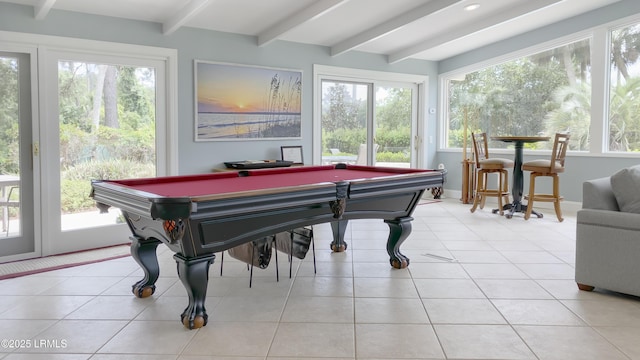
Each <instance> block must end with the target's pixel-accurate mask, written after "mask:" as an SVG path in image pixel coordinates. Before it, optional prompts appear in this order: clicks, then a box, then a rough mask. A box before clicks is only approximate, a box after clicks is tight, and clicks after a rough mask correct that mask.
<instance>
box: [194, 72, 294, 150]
mask: <svg viewBox="0 0 640 360" xmlns="http://www.w3.org/2000/svg"><path fill="white" fill-rule="evenodd" d="M194 68H195V71H194V73H195V88H196V89H195V93H196V101H195V107H196V109H195V114H196V119H195V131H196V134H195V140H196V141H216V140H220V141H223V140H243V139H245V140H271V139H295V138H300V137H301V131H302V117H301V113H302V111H301V110H302V71H299V70H290V69H278V68H268V67H259V66H250V65H238V64H228V63H215V62H206V61H199V60H196V61H195V64H194Z"/></svg>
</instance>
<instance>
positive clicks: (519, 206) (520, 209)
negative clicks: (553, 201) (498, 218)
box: [491, 201, 544, 219]
mask: <svg viewBox="0 0 640 360" xmlns="http://www.w3.org/2000/svg"><path fill="white" fill-rule="evenodd" d="M502 210H503V211H505V213H504V217H506V218H507V219H511V218H512V217H513V214H515V213H526V212H527V205H524V204H523V203H521V202H519V201H514V202H512V203H511V204H507V205H505V206H503V207H502ZM499 211H500V209H493V210H491V212H492V213H494V214H497V213H498V212H499ZM531 214H533V215H535V216H537V217H538V218H539V219H541V218H542V217H543V216H544V215H543V214H542V213H539V212H537V211H535V210H531Z"/></svg>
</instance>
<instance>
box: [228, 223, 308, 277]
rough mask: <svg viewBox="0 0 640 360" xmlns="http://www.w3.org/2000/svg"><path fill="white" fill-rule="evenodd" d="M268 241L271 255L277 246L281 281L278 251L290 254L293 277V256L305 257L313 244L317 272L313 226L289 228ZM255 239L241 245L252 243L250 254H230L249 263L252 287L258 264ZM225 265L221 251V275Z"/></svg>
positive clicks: (276, 257) (277, 271)
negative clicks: (255, 267) (254, 267)
mask: <svg viewBox="0 0 640 360" xmlns="http://www.w3.org/2000/svg"><path fill="white" fill-rule="evenodd" d="M264 239H265V240H266V241H267V242H268V245H269V246H268V251H269V257H271V251H272V249H273V248H274V247H275V249H276V251H275V260H276V281H280V273H279V268H278V251H282V252H284V253H285V254H287V256H288V260H289V279H291V276H292V271H293V258H294V257H296V258H298V259H301V260H302V259H304V258H305V255H306V253H307V251H308V250H309V245H311V249H312V250H311V251H312V254H313V273H314V274H315V273H316V247H315V242H314V241H313V226H308V227H302V228H298V229H293V230H289V231H287V232H282V233H278V234H276V235H273V236H272V237H269V238H264ZM255 243H256V242H255V241H254V242H250V243H246V244H243V245H240V246H247V245H250V246H251V249H249V250H247V251H248V252H250V255H246V254H244V255H240V256H237V255H236V256H234V255H235V254H234V255H232V254H231V252H230V251H229V250H231V249H229V250H227V251H228V252H230V255H231V256H232V257H234V258H236V259H238V260H240V261H244V262H246V263H247V270H248V271H249V287H251V285H252V282H253V266H254V265H256V261H258V259H257V258H256V256H255V253H256V251H254V249H253V247H252V246H255ZM223 265H224V251H223V252H222V253H221V257H220V276H222V269H223ZM267 266H268V263H267V265H266V266H264V267H262V266H258V267H260V268H262V269H266V268H267Z"/></svg>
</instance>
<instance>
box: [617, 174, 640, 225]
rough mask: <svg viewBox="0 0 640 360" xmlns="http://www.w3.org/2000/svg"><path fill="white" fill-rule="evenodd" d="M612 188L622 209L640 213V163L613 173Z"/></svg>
mask: <svg viewBox="0 0 640 360" xmlns="http://www.w3.org/2000/svg"><path fill="white" fill-rule="evenodd" d="M611 189H612V190H613V194H614V195H615V197H616V201H618V206H619V207H620V211H623V212H631V213H640V165H636V166H632V167H629V168H626V169H622V170H620V171H618V172H617V173H615V174H613V175H611Z"/></svg>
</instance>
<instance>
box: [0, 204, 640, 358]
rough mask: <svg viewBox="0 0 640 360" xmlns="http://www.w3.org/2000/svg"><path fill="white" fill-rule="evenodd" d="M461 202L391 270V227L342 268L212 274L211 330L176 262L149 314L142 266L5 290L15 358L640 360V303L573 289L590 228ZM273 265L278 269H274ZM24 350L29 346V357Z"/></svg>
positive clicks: (322, 264) (417, 223)
mask: <svg viewBox="0 0 640 360" xmlns="http://www.w3.org/2000/svg"><path fill="white" fill-rule="evenodd" d="M469 208H470V206H469V205H463V204H461V203H460V202H459V201H458V200H457V199H456V200H454V199H448V200H447V199H445V200H444V201H443V202H440V203H435V204H428V205H421V206H419V207H418V209H417V210H416V212H415V214H414V215H415V220H414V222H413V232H412V234H411V236H410V237H409V238H408V239H407V240H406V241H405V243H404V244H403V246H402V250H403V253H404V254H405V255H407V256H408V257H409V258H410V259H411V265H410V266H409V268H407V269H403V270H396V269H392V268H391V267H390V266H389V263H388V256H387V254H386V251H385V250H384V248H385V242H386V236H387V230H388V229H387V227H386V225H385V224H384V223H383V222H382V221H372V220H360V221H354V222H352V223H351V224H350V225H349V228H348V234H347V239H348V244H349V249H348V250H347V251H346V252H344V253H331V252H330V250H328V244H329V242H330V240H331V235H330V228H329V226H328V225H326V224H325V225H318V226H316V227H315V235H316V257H317V261H318V263H317V274H315V275H314V273H313V263H312V261H311V259H312V257H311V256H310V255H309V256H307V258H306V259H305V260H304V261H302V262H301V261H298V260H295V262H294V277H293V278H292V279H289V277H288V263H287V261H286V257H285V256H282V255H281V256H280V258H279V269H280V281H279V282H276V278H275V267H274V266H273V265H272V266H270V267H269V268H267V269H265V270H259V269H256V270H254V278H253V287H252V288H249V286H248V283H249V274H248V272H247V269H246V266H245V265H244V264H242V263H240V262H237V261H235V260H233V259H231V258H230V257H229V256H226V257H225V261H224V273H223V276H220V262H219V259H220V256H218V258H217V259H216V263H214V264H213V265H212V266H211V272H210V280H209V281H210V284H209V290H208V297H207V302H206V306H207V310H208V313H209V316H210V317H209V324H208V325H207V326H206V327H203V328H201V329H197V330H187V329H185V328H184V327H183V326H182V324H181V323H180V321H179V314H180V313H181V312H182V310H183V309H184V307H185V306H186V304H187V298H186V293H185V290H184V288H183V286H182V283H181V282H180V281H179V280H178V278H177V276H176V271H175V263H174V261H173V259H172V257H171V255H172V254H171V252H170V251H168V250H166V248H165V247H161V248H159V254H158V257H159V259H160V263H161V269H162V272H161V278H160V279H159V280H158V282H157V291H156V294H155V295H154V296H153V297H151V298H146V299H136V298H134V297H133V296H132V295H131V293H130V289H131V284H133V283H134V282H136V281H137V280H139V278H141V276H142V272H141V271H140V269H139V268H138V265H137V264H136V263H135V262H134V261H133V260H132V259H131V258H123V259H118V260H113V261H108V262H102V263H96V264H92V265H86V266H81V267H75V268H69V269H65V270H59V271H52V272H48V273H42V274H37V275H32V276H27V277H22V278H16V279H10V280H5V281H1V282H0V334H1V336H0V338H1V339H6V340H3V342H2V344H1V345H2V347H1V348H0V358H2V359H47V360H49V359H54V360H55V359H65V360H66V359H71V360H75V359H78V360H79V359H96V360H111V359H143V360H144V359H181V360H196V359H201V360H204V359H226V360H230V359H234V360H248V359H255V360H257V359H269V360H276V359H281V360H282V359H308V360H310V359H327V358H329V359H334V360H338V359H544V360H547V359H558V360H567V359H580V360H584V359H640V341H639V340H640V299H639V298H634V297H629V296H624V295H620V294H615V293H609V292H605V291H594V292H582V291H579V290H578V289H577V287H576V285H575V283H574V282H573V275H574V270H573V269H574V266H573V265H574V245H575V213H571V212H570V211H567V210H566V209H565V212H566V214H565V215H566V219H565V221H564V222H563V223H558V222H557V221H556V219H555V216H554V215H553V212H552V211H550V210H547V211H545V213H546V216H545V217H544V218H543V219H535V218H534V219H531V220H529V221H524V219H523V218H522V217H518V216H516V217H514V218H513V219H510V220H508V219H506V218H504V217H500V216H498V215H494V214H491V211H490V210H489V208H490V205H488V206H487V207H486V208H485V210H479V211H477V212H476V213H474V214H471V213H470V212H469ZM272 264H273V263H272ZM20 345H21V346H22V347H16V346H20Z"/></svg>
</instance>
